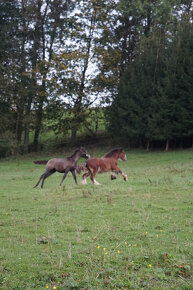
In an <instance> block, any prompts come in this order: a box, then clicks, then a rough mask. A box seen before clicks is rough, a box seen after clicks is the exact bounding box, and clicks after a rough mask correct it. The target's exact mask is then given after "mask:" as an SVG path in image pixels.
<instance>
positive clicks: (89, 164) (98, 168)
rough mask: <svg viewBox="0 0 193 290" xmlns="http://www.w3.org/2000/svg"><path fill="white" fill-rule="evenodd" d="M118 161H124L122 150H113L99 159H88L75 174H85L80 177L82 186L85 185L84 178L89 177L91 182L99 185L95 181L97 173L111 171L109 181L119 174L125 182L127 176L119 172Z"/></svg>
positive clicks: (124, 156)
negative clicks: (82, 172)
mask: <svg viewBox="0 0 193 290" xmlns="http://www.w3.org/2000/svg"><path fill="white" fill-rule="evenodd" d="M118 160H122V161H126V160H127V157H126V155H125V152H124V150H123V149H122V148H116V149H113V150H112V151H111V152H109V153H107V154H105V155H104V156H103V157H101V158H90V159H88V160H87V161H86V162H85V163H83V164H81V165H80V166H78V167H77V172H78V173H80V172H81V171H82V170H84V171H85V173H84V174H83V176H82V184H87V181H86V178H87V177H88V176H90V178H91V180H92V182H93V183H94V184H96V185H100V183H98V182H97V181H96V179H95V175H96V174H97V173H103V172H109V171H112V172H113V174H112V175H111V179H116V178H117V175H118V173H120V174H121V175H122V176H123V178H124V180H125V181H127V175H126V174H125V173H123V172H122V171H121V169H120V168H119V167H118V166H117V162H118Z"/></svg>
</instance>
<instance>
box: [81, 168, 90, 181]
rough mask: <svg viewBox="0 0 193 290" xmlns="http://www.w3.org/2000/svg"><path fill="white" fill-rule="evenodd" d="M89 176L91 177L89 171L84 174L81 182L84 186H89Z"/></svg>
mask: <svg viewBox="0 0 193 290" xmlns="http://www.w3.org/2000/svg"><path fill="white" fill-rule="evenodd" d="M89 175H90V173H89V171H88V172H86V173H84V174H83V176H82V181H81V183H82V184H87V181H86V178H87V177H88V176H89Z"/></svg>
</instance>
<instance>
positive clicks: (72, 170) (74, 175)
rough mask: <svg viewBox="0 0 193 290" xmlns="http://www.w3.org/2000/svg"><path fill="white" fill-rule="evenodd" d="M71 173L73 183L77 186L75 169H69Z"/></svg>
mask: <svg viewBox="0 0 193 290" xmlns="http://www.w3.org/2000/svg"><path fill="white" fill-rule="evenodd" d="M71 172H72V176H73V177H74V181H75V183H76V184H78V183H77V180H76V174H75V168H74V169H71Z"/></svg>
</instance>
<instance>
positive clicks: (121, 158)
mask: <svg viewBox="0 0 193 290" xmlns="http://www.w3.org/2000/svg"><path fill="white" fill-rule="evenodd" d="M118 156H119V160H121V161H127V156H126V154H125V151H124V150H123V149H122V148H121V149H120V150H119V155H118Z"/></svg>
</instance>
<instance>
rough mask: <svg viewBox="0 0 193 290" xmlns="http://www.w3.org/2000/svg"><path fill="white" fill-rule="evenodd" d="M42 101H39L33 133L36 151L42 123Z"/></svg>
mask: <svg viewBox="0 0 193 290" xmlns="http://www.w3.org/2000/svg"><path fill="white" fill-rule="evenodd" d="M42 107H43V101H41V102H40V104H39V107H38V111H37V115H36V126H35V134H34V142H33V144H34V151H35V152H37V151H38V145H39V134H40V130H41V124H42V113H43V109H42Z"/></svg>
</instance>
